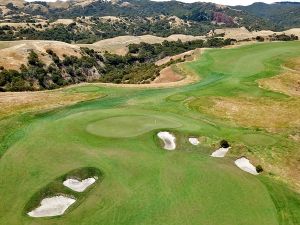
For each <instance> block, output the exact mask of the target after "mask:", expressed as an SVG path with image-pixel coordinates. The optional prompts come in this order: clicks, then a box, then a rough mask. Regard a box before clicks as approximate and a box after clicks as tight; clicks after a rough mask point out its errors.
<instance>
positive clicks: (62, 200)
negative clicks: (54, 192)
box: [28, 196, 76, 217]
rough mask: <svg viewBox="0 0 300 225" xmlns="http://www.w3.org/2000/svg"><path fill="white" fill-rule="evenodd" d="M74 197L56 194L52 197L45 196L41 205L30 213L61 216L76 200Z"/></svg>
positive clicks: (34, 215)
mask: <svg viewBox="0 0 300 225" xmlns="http://www.w3.org/2000/svg"><path fill="white" fill-rule="evenodd" d="M75 201H76V200H75V199H73V198H68V197H65V196H55V197H51V198H45V199H43V200H42V201H41V205H40V206H39V207H37V208H36V209H34V210H32V211H31V212H29V213H28V215H29V216H31V217H49V216H59V215H62V214H64V212H65V211H66V210H67V209H68V208H69V207H70V206H71V205H72V204H73V203H74V202H75Z"/></svg>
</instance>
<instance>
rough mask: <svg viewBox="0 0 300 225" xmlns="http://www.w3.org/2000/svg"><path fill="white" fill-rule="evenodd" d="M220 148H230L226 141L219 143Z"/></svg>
mask: <svg viewBox="0 0 300 225" xmlns="http://www.w3.org/2000/svg"><path fill="white" fill-rule="evenodd" d="M220 146H221V147H222V148H229V147H230V145H229V143H228V141H226V140H222V141H220Z"/></svg>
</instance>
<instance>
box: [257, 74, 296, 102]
mask: <svg viewBox="0 0 300 225" xmlns="http://www.w3.org/2000/svg"><path fill="white" fill-rule="evenodd" d="M258 83H259V86H260V87H262V88H265V89H268V90H272V91H275V92H280V93H284V94H286V95H289V96H295V97H297V96H298V97H299V96H300V73H295V72H291V71H288V72H285V73H283V74H280V75H277V76H275V77H272V78H266V79H261V80H259V81H258Z"/></svg>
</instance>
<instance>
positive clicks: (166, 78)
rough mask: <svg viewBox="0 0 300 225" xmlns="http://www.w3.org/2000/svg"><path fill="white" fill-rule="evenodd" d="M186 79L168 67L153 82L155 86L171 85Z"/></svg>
mask: <svg viewBox="0 0 300 225" xmlns="http://www.w3.org/2000/svg"><path fill="white" fill-rule="evenodd" d="M183 78H184V77H183V76H182V75H180V74H178V73H176V72H175V71H174V70H173V69H172V67H170V66H169V67H167V68H165V69H163V70H162V71H160V74H159V76H158V77H157V78H156V79H155V80H154V81H153V82H152V83H153V84H159V83H170V82H176V81H180V80H182V79H183Z"/></svg>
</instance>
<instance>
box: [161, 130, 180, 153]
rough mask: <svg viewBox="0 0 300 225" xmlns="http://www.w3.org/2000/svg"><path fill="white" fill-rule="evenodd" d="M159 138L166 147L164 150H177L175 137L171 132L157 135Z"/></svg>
mask: <svg viewBox="0 0 300 225" xmlns="http://www.w3.org/2000/svg"><path fill="white" fill-rule="evenodd" d="M157 136H158V137H159V138H160V139H161V140H163V142H164V144H165V146H164V149H166V150H175V149H176V143H175V140H176V138H175V136H174V135H172V134H171V133H169V132H159V133H158V134H157Z"/></svg>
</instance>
